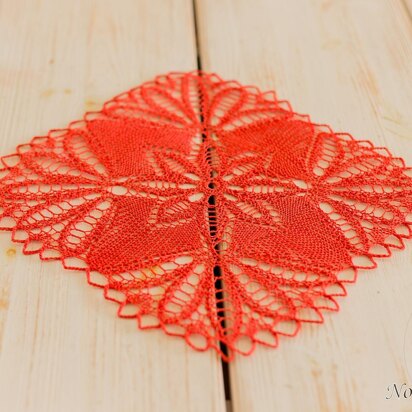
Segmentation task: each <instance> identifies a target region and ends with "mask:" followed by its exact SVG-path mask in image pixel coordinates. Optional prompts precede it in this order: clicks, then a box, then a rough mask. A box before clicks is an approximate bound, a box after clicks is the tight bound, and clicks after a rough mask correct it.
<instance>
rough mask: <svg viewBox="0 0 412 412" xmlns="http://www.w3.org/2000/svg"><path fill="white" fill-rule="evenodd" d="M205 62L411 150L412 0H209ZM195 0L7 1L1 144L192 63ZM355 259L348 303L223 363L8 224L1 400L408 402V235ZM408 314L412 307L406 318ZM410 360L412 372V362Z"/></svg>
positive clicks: (112, 404)
mask: <svg viewBox="0 0 412 412" xmlns="http://www.w3.org/2000/svg"><path fill="white" fill-rule="evenodd" d="M196 10H197V13H196V14H197V22H198V40H199V46H200V47H199V49H200V50H199V54H200V58H201V62H202V65H203V68H204V69H205V70H208V71H215V72H217V73H219V74H220V75H221V76H222V77H224V78H227V79H237V80H239V81H241V82H243V83H246V84H256V85H258V86H259V87H261V88H262V89H276V90H277V93H278V96H279V97H281V98H287V99H289V100H290V101H291V102H292V104H293V106H294V108H295V109H296V110H297V111H299V112H303V113H310V114H311V115H312V118H313V120H314V121H316V122H319V123H329V124H331V125H332V126H333V127H334V129H335V130H340V131H348V132H350V133H352V134H353V135H354V136H356V137H358V138H365V139H369V140H372V141H374V142H375V143H377V144H383V145H386V146H388V147H389V148H390V149H391V151H392V152H393V153H394V154H397V155H402V156H403V157H404V158H405V159H406V160H407V162H408V163H409V164H411V165H412V116H411V114H412V18H411V15H412V0H407V1H406V2H402V1H400V0H288V1H283V0H197V1H196ZM195 37H196V36H195V27H194V18H193V4H192V1H189V0H163V1H161V0H117V1H114V0H89V1H85V0H71V1H70V0H64V1H55V0H37V1H35V0H14V1H12V0H8V1H7V0H3V1H0V92H1V94H0V153H1V154H6V153H9V152H12V151H13V149H14V147H15V146H16V145H17V144H18V143H21V142H24V141H27V140H29V139H30V138H31V136H33V135H38V134H43V133H46V132H47V130H48V129H50V128H54V127H64V126H65V125H66V124H67V123H68V122H69V121H70V120H72V119H75V118H80V117H81V115H82V113H83V112H84V111H85V110H93V109H98V108H99V107H100V105H101V103H102V102H103V101H105V100H107V99H108V98H110V97H111V96H113V95H115V94H118V93H119V92H121V91H123V90H126V89H128V88H130V87H132V86H135V85H138V84H139V83H140V82H142V81H145V80H149V79H151V78H152V77H153V76H154V75H156V74H159V73H162V72H167V71H170V70H191V69H195V68H196V41H195ZM380 263H381V264H380V266H379V268H378V269H376V270H374V271H371V272H366V271H365V272H364V273H362V274H361V276H360V278H359V281H358V283H357V284H356V285H353V286H350V287H349V296H348V297H346V298H343V299H340V304H341V311H340V312H339V313H337V314H329V315H326V322H325V324H324V325H321V326H317V325H314V326H309V325H305V326H304V328H303V330H302V332H301V333H300V334H299V336H298V337H297V338H295V339H289V340H288V339H284V340H283V341H281V343H280V347H279V348H278V349H275V350H273V349H264V348H258V349H257V350H256V352H255V353H254V354H253V355H252V356H251V357H248V358H242V357H238V358H237V359H236V361H235V362H233V363H232V364H231V365H230V386H231V398H232V399H231V402H225V393H224V386H223V375H222V365H221V363H220V360H219V359H218V358H217V357H216V355H215V354H214V353H212V352H210V353H198V352H195V351H193V350H192V349H190V348H189V347H187V345H185V344H184V342H183V341H182V340H180V339H173V338H171V337H167V336H165V335H163V334H162V332H160V331H159V332H158V331H151V332H140V331H137V330H136V326H135V325H134V324H133V322H131V321H125V320H120V319H117V318H116V316H115V309H116V306H115V305H111V304H109V303H108V302H106V301H104V300H103V298H102V296H101V292H100V291H99V290H96V289H93V288H91V287H88V286H87V285H86V283H85V280H84V278H83V277H82V276H81V275H79V274H78V273H74V272H73V273H72V272H69V271H63V270H62V269H61V266H60V265H59V264H58V263H41V262H40V261H39V260H38V258H37V257H36V256H32V257H27V256H22V254H21V248H20V247H19V246H16V245H13V244H12V243H11V242H10V240H9V236H8V234H5V233H1V234H0V267H1V269H0V350H1V352H0V410H1V411H3V410H4V411H8V412H9V411H10V412H15V411H16V412H20V411H30V412H32V411H34V412H37V411H41V412H60V411H64V412H65V411H79V412H83V411H87V412H89V411H92V412H98V411H99V412H100V411H120V412H123V411H126V412H128V411H145V412H146V411H188V412H192V411H225V410H229V409H232V410H233V411H234V412H261V411H262V412H265V411H282V412H283V411H299V412H300V411H308V412H312V411H314V412H316V411H345V412H346V411H361V412H363V411H367V412H368V411H373V412H379V411H412V398H410V399H399V400H398V399H391V400H386V399H385V396H386V395H387V390H386V388H387V386H388V385H390V384H393V383H398V384H402V383H406V384H407V385H409V386H412V326H411V327H410V328H407V323H408V320H409V319H410V318H411V316H412V303H411V302H412V299H411V298H412V270H411V265H412V242H409V244H408V246H407V248H406V250H404V251H400V252H395V253H394V256H393V257H392V258H391V259H388V260H385V261H382V262H380ZM411 324H412V322H411ZM408 367H409V372H408Z"/></svg>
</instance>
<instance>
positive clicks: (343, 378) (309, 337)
mask: <svg viewBox="0 0 412 412" xmlns="http://www.w3.org/2000/svg"><path fill="white" fill-rule="evenodd" d="M409 4H410V3H409ZM197 8H198V16H199V18H198V20H199V32H200V48H201V57H202V62H203V67H204V69H205V70H209V71H215V72H217V73H219V74H220V75H221V76H222V77H224V78H227V79H236V80H239V81H240V82H242V83H244V84H256V85H258V86H260V87H261V88H262V89H264V90H266V89H275V90H276V91H277V94H278V96H279V97H280V98H287V99H289V100H290V101H291V102H292V105H293V107H294V108H295V110H296V111H298V112H302V113H310V114H311V115H312V119H313V120H314V121H315V122H317V123H328V124H330V125H332V127H333V128H334V129H335V130H336V131H347V132H350V133H352V134H353V135H354V136H355V137H357V138H359V139H369V140H372V141H373V142H375V143H376V144H378V145H385V146H387V147H389V148H390V150H391V151H392V152H393V153H394V154H396V155H402V156H403V157H404V158H405V159H406V161H407V163H409V164H410V165H412V118H411V115H410V114H411V109H412V104H411V102H412V65H411V62H412V22H411V20H410V18H409V16H408V14H407V12H406V8H405V7H404V5H403V4H402V3H401V1H390V0H385V1H384V0H382V1H380V0H378V1H377V0H346V1H341V0H335V1H332V0H308V1H301V0H290V1H287V2H286V1H282V0H257V1H254V2H251V1H249V0H207V1H202V0H199V1H197ZM411 256H412V245H411V242H408V245H407V247H406V250H404V251H397V252H394V253H393V256H392V258H390V259H386V260H381V261H380V262H379V268H378V269H376V270H374V271H370V272H368V271H363V272H362V273H360V276H359V280H358V282H357V284H356V285H353V286H349V287H348V296H347V297H346V298H342V299H340V301H339V302H340V305H341V311H340V312H339V313H337V314H336V313H331V314H326V321H325V324H323V325H321V326H319V325H314V326H309V325H304V326H303V329H302V331H301V332H300V334H299V335H298V337H296V338H294V339H289V340H288V339H283V340H281V342H280V346H279V348H278V349H275V350H273V349H265V348H259V349H257V351H256V352H255V354H254V355H253V356H252V357H249V358H240V359H237V360H236V361H235V362H234V363H233V364H231V366H230V372H231V384H232V385H231V386H232V395H233V409H234V411H236V412H242V411H245V412H246V411H247V412H253V411H256V412H265V411H275V410H279V411H282V412H284V411H308V412H311V411H329V412H330V411H345V412H347V411H362V412H365V411H366V412H368V411H371V412H372V411H373V412H379V411H408V410H411V401H412V399H394V398H392V399H390V400H386V399H385V397H386V395H387V394H388V392H387V386H388V385H390V384H393V383H398V384H399V385H400V384H402V383H406V384H407V385H408V386H412V333H411V331H410V329H411V328H412V326H411V323H409V327H407V325H408V320H410V318H411V315H412V305H411V296H412V273H411V264H412V257H411ZM408 368H409V373H408Z"/></svg>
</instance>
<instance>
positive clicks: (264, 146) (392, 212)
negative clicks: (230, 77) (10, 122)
mask: <svg viewBox="0 0 412 412" xmlns="http://www.w3.org/2000/svg"><path fill="white" fill-rule="evenodd" d="M1 173H2V175H1V180H0V206H1V208H2V211H1V213H2V217H3V219H2V228H3V229H6V230H10V231H11V232H12V236H13V240H14V241H17V242H23V243H24V249H23V251H24V253H26V254H30V253H39V254H40V257H41V259H43V260H51V259H61V260H62V261H63V264H64V266H65V267H66V268H69V269H81V270H85V271H86V273H87V279H88V282H89V283H90V284H91V285H95V286H100V287H102V288H104V295H105V297H106V298H107V299H110V300H113V301H116V302H117V303H118V304H119V309H118V314H119V316H120V317H128V318H134V319H137V322H138V325H139V327H140V328H152V327H161V328H162V329H164V331H165V332H166V333H168V334H171V335H179V336H183V337H184V338H185V339H186V341H187V342H188V343H189V344H190V345H191V346H193V347H194V348H196V349H199V350H205V349H208V348H214V349H216V350H217V351H218V352H219V353H220V354H221V355H222V356H223V357H224V358H225V359H226V360H229V359H231V358H232V357H233V354H234V353H235V352H240V353H243V354H249V353H251V352H252V351H253V349H254V347H255V345H256V343H261V344H264V345H269V346H276V345H277V344H278V338H279V336H281V335H287V336H293V335H295V334H296V333H297V332H298V330H299V327H300V325H301V323H302V322H322V320H323V317H322V310H334V311H336V310H337V309H338V304H337V302H336V299H335V297H336V296H344V295H345V294H346V291H345V288H344V286H343V284H344V283H345V282H354V281H355V280H356V275H357V269H359V268H366V267H375V266H376V265H375V261H374V258H375V257H385V256H389V255H390V254H391V248H398V249H401V248H403V238H409V237H411V230H410V227H411V223H412V219H411V215H410V212H411V211H412V179H411V177H410V175H409V174H410V169H408V168H407V167H406V166H405V164H404V162H403V160H402V159H400V158H397V157H393V156H392V155H391V154H390V153H389V152H388V150H386V149H384V148H377V147H374V146H373V145H372V144H371V143H370V142H368V141H358V140H354V139H353V138H352V137H351V136H350V135H349V134H342V133H334V132H333V131H332V130H331V129H330V127H328V126H325V125H316V124H313V123H312V122H311V121H310V119H309V117H308V116H304V115H299V114H297V113H294V112H293V110H292V109H291V107H290V105H289V103H288V102H286V101H280V100H277V99H276V97H275V94H274V93H273V92H269V93H262V92H261V91H259V90H258V89H257V88H255V87H245V86H242V85H240V84H239V83H237V82H234V81H223V80H222V79H220V78H219V77H218V76H217V75H215V74H206V73H201V72H192V73H187V74H184V73H171V74H168V75H165V76H159V77H156V79H155V80H154V81H152V82H148V83H144V84H143V85H141V86H139V87H137V88H135V89H132V90H130V91H128V92H126V93H123V94H121V95H119V96H117V97H115V98H114V99H113V100H110V101H109V102H107V103H106V104H105V105H104V107H103V109H102V110H101V111H100V112H95V113H87V114H86V115H85V117H84V120H82V121H78V122H73V123H71V124H70V125H69V126H68V128H67V129H62V130H52V131H51V132H50V133H49V134H48V135H47V136H44V137H35V138H34V139H33V140H32V141H31V142H30V143H29V144H25V145H20V146H18V148H17V153H16V154H13V155H10V156H5V157H3V158H2V172H1Z"/></svg>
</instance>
